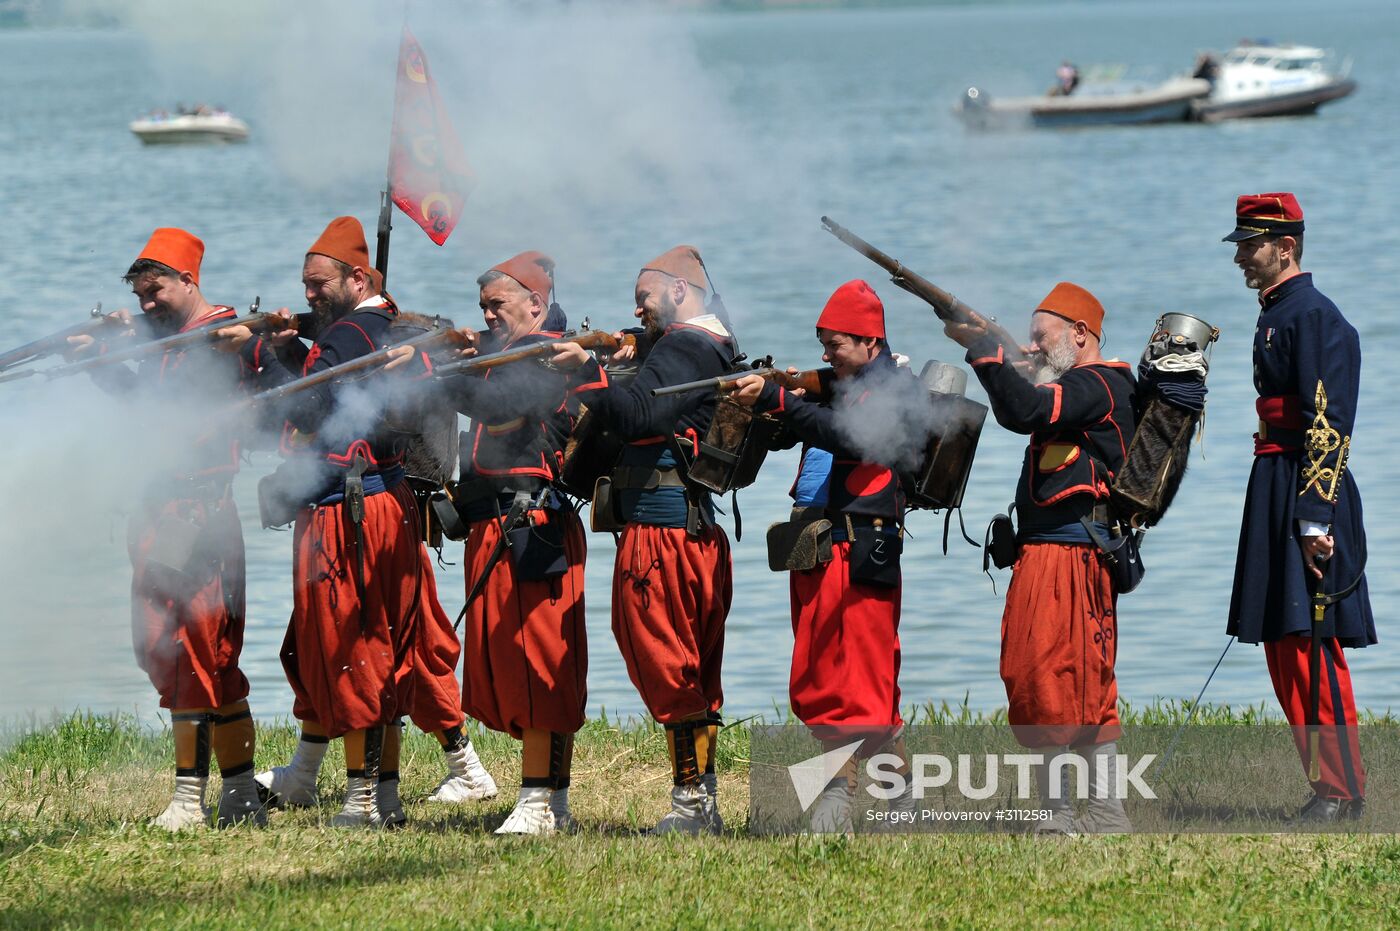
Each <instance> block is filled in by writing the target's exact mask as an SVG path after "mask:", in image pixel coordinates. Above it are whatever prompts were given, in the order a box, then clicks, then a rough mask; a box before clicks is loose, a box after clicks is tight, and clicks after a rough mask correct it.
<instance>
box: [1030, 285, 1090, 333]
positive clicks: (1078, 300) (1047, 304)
mask: <svg viewBox="0 0 1400 931" xmlns="http://www.w3.org/2000/svg"><path fill="white" fill-rule="evenodd" d="M1036 311H1037V312H1040V311H1044V312H1045V313H1047V314H1054V315H1055V316H1057V317H1063V318H1064V319H1066V320H1068V321H1069V322H1070V323H1079V322H1081V321H1082V322H1083V323H1084V325H1085V326H1086V327H1088V328H1089V332H1090V333H1093V334H1094V338H1095V339H1102V338H1103V315H1104V311H1103V305H1102V304H1100V303H1099V301H1098V298H1096V297H1094V295H1092V294H1090V293H1089V292H1088V291H1087V290H1085V289H1084V288H1081V287H1080V286H1079V285H1077V284H1074V283H1072V282H1069V281H1061V282H1060V283H1059V284H1057V285H1055V287H1053V288H1051V289H1050V293H1049V294H1047V295H1045V299H1044V300H1042V301H1041V302H1040V305H1039V306H1037V307H1036Z"/></svg>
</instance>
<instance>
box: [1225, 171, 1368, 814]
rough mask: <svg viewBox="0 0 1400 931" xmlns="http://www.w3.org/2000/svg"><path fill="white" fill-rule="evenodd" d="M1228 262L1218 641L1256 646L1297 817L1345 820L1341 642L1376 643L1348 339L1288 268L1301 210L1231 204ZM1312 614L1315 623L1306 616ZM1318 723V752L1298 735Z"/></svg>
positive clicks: (1350, 750)
mask: <svg viewBox="0 0 1400 931" xmlns="http://www.w3.org/2000/svg"><path fill="white" fill-rule="evenodd" d="M1235 214H1236V220H1235V230H1234V231H1233V232H1232V233H1230V234H1229V235H1228V236H1226V237H1225V241H1226V242H1233V243H1235V264H1236V265H1238V266H1239V267H1240V270H1241V271H1243V272H1244V283H1245V286H1246V287H1248V288H1251V289H1253V290H1256V291H1258V292H1259V307H1260V311H1259V322H1258V324H1257V325H1256V326H1255V330H1254V388H1255V390H1256V391H1258V392H1259V398H1258V400H1257V401H1256V402H1255V406H1256V408H1257V409H1258V412H1259V432H1258V433H1257V434H1255V437H1254V468H1253V469H1252V470H1251V471H1250V473H1249V488H1248V490H1247V492H1246V495H1245V505H1244V522H1243V525H1242V526H1241V528H1240V547H1239V557H1238V559H1237V561H1236V563H1235V587H1234V593H1233V595H1232V596H1231V598H1230V620H1229V625H1228V628H1227V630H1228V632H1229V633H1230V634H1233V635H1234V636H1236V637H1238V638H1239V639H1240V640H1241V641H1243V642H1245V643H1262V644H1263V645H1264V657H1265V659H1266V660H1267V661H1268V665H1269V676H1270V678H1272V679H1273V683H1274V692H1275V694H1276V695H1277V696H1278V700H1279V704H1280V705H1281V706H1282V707H1283V711H1284V714H1285V715H1286V716H1287V718H1288V722H1289V723H1290V724H1292V725H1293V733H1294V735H1295V738H1296V740H1297V744H1298V752H1299V754H1300V755H1301V756H1302V759H1303V766H1304V769H1305V770H1307V769H1309V768H1312V769H1313V772H1312V773H1311V774H1310V775H1309V781H1310V782H1311V784H1312V790H1313V797H1312V799H1311V800H1309V801H1308V803H1307V804H1306V805H1304V806H1303V809H1302V812H1301V813H1300V818H1301V819H1302V820H1305V821H1336V820H1339V819H1342V818H1358V817H1360V815H1361V812H1362V807H1363V805H1364V799H1365V794H1366V770H1365V767H1364V766H1363V765H1362V762H1361V751H1360V747H1359V746H1358V744H1357V730H1356V723H1357V720H1356V703H1355V700H1354V699H1353V697H1352V690H1351V671H1350V670H1349V669H1348V667H1347V661H1346V657H1345V655H1344V654H1343V653H1342V648H1343V647H1351V648H1356V649H1360V648H1362V647H1366V646H1369V645H1371V644H1373V643H1375V642H1376V625H1375V621H1374V619H1373V618H1372V616H1371V599H1370V595H1369V593H1368V591H1367V588H1366V576H1365V574H1364V569H1365V563H1366V531H1365V528H1364V527H1363V525H1362V517H1361V493H1360V491H1359V490H1358V489H1357V486H1356V480H1355V479H1354V478H1353V477H1352V473H1351V470H1350V469H1349V468H1348V460H1347V455H1348V453H1349V452H1350V449H1351V433H1352V426H1353V424H1354V423H1355V421H1356V404H1357V395H1358V393H1359V390H1360V377H1361V342H1360V339H1359V337H1358V336H1357V332H1356V329H1355V328H1354V327H1352V325H1351V324H1350V323H1348V322H1347V320H1346V318H1345V317H1343V316H1342V313H1341V311H1339V310H1338V309H1337V305H1335V304H1333V303H1332V302H1331V301H1330V300H1328V299H1327V298H1326V297H1325V296H1324V295H1323V294H1322V292H1320V291H1318V290H1317V288H1316V287H1314V286H1313V282H1312V275H1311V274H1309V273H1308V272H1304V271H1302V270H1301V268H1300V267H1299V263H1300V262H1301V261H1302V258H1303V210H1302V208H1301V207H1300V206H1299V205H1298V199H1297V198H1296V197H1294V196H1293V195H1292V194H1288V193H1271V194H1245V195H1243V196H1241V197H1240V198H1239V199H1238V201H1237V203H1236V206H1235ZM1318 609H1320V610H1321V616H1319V615H1318V614H1317V613H1316V612H1317V610H1318ZM1308 725H1313V726H1316V727H1317V743H1316V744H1314V745H1312V746H1310V732H1311V731H1312V728H1311V727H1309V726H1308Z"/></svg>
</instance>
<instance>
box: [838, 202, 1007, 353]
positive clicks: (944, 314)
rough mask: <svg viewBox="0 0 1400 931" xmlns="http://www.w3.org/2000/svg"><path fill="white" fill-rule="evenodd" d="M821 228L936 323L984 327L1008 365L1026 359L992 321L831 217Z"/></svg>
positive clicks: (1003, 329) (1000, 327)
mask: <svg viewBox="0 0 1400 931" xmlns="http://www.w3.org/2000/svg"><path fill="white" fill-rule="evenodd" d="M822 227H823V228H825V230H826V231H827V232H828V233H830V234H831V235H833V236H835V237H836V238H837V239H839V240H841V241H842V242H844V243H845V244H846V245H848V246H850V247H851V248H852V249H854V250H856V251H857V252H859V253H860V254H861V255H863V256H865V257H866V258H867V259H869V260H870V261H872V262H874V263H875V264H876V265H878V266H880V267H881V268H883V269H884V270H885V271H887V272H889V275H890V281H892V282H893V283H894V284H896V285H898V286H899V287H901V288H903V289H904V290H906V291H908V292H909V293H910V294H912V295H914V296H915V297H917V298H918V299H919V300H921V301H923V302H924V303H926V304H928V305H929V306H930V307H932V308H933V312H934V313H935V314H937V315H938V319H940V320H942V321H944V322H945V323H962V324H967V325H969V326H975V327H985V328H986V330H987V332H988V333H990V334H991V335H992V336H995V337H996V338H997V339H999V340H1001V344H1002V346H1003V347H1004V348H1005V350H1006V358H1007V361H1009V362H1020V361H1022V360H1023V359H1024V358H1025V354H1024V353H1022V352H1021V344H1020V343H1018V342H1017V341H1016V339H1015V338H1014V337H1012V335H1011V334H1010V333H1009V332H1008V331H1007V329H1006V328H1005V327H1003V326H1001V325H1000V324H998V323H997V322H996V318H995V317H987V316H983V315H982V314H979V313H978V312H977V311H975V310H973V309H972V308H971V307H968V306H967V305H966V304H964V303H963V302H962V301H960V300H958V299H957V298H956V297H954V296H953V295H951V294H949V293H948V292H947V291H944V290H943V289H942V288H940V287H938V285H936V284H934V283H933V282H931V281H929V280H928V279H927V278H924V277H923V276H922V275H919V274H917V273H916V272H913V271H910V270H909V269H908V268H905V267H904V265H903V263H901V262H900V261H899V260H898V259H895V258H891V257H890V256H888V255H886V254H885V253H883V252H881V251H880V250H879V249H876V248H875V247H874V246H872V245H871V244H870V243H868V242H866V241H865V240H864V239H861V238H860V237H859V236H857V235H856V234H855V233H852V232H851V231H850V230H848V229H846V228H845V227H844V226H842V225H841V224H840V223H837V222H836V221H835V220H833V219H831V217H822Z"/></svg>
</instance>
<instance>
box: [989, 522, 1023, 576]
mask: <svg viewBox="0 0 1400 931" xmlns="http://www.w3.org/2000/svg"><path fill="white" fill-rule="evenodd" d="M986 544H987V547H986V550H985V551H984V553H983V566H982V571H983V572H985V571H986V570H987V565H986V564H987V563H990V564H991V565H993V566H996V567H997V568H998V569H1009V568H1010V567H1011V566H1013V565H1015V564H1016V557H1017V555H1018V553H1019V550H1020V547H1019V546H1017V544H1016V527H1015V525H1014V524H1013V523H1012V522H1011V517H1010V515H1007V514H998V515H997V516H996V517H993V518H992V522H991V524H989V525H988V526H987V539H986Z"/></svg>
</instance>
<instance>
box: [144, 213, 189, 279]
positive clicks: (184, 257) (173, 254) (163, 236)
mask: <svg viewBox="0 0 1400 931" xmlns="http://www.w3.org/2000/svg"><path fill="white" fill-rule="evenodd" d="M142 259H147V260H149V261H152V262H159V263H160V264H162V265H164V266H166V267H167V268H173V269H174V270H175V271H177V272H189V273H190V277H191V278H193V279H194V283H195V284H199V263H200V262H202V261H203V260H204V242H203V241H202V240H201V239H200V238H199V237H198V236H195V235H194V234H193V233H187V232H185V231H184V230H182V229H179V228H177V227H174V226H162V227H161V228H160V229H158V230H156V231H155V232H154V233H152V234H151V238H150V239H149V240H148V241H147V242H146V246H145V248H143V249H142V250H141V254H140V255H138V256H137V257H136V261H138V262H139V261H141V260H142Z"/></svg>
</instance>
